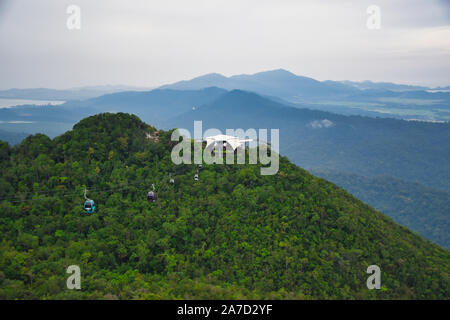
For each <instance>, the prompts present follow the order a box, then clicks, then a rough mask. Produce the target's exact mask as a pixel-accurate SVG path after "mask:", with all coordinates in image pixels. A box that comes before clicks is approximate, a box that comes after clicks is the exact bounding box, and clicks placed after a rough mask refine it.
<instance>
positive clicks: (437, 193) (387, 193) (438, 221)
mask: <svg viewBox="0 0 450 320" xmlns="http://www.w3.org/2000/svg"><path fill="white" fill-rule="evenodd" d="M310 172H311V173H313V174H315V175H317V176H319V177H322V178H324V179H327V180H328V181H331V182H333V183H336V184H337V185H338V186H340V187H342V188H344V189H345V190H347V191H348V192H350V193H351V194H353V195H354V196H355V197H357V198H358V199H360V200H361V201H363V202H366V203H368V204H370V205H371V206H373V207H374V208H375V209H378V210H380V211H381V212H384V213H386V214H387V215H388V216H389V217H391V218H392V219H394V220H395V221H396V222H398V223H400V224H401V225H404V226H405V227H407V228H409V229H411V230H414V231H417V232H418V233H419V234H420V235H422V236H423V237H425V238H427V239H430V240H432V241H433V242H435V243H437V244H439V245H441V246H443V247H444V248H447V249H450V192H448V191H441V190H436V189H433V188H429V187H426V186H424V185H421V184H419V183H413V182H407V181H403V180H400V179H397V178H394V177H363V176H359V175H355V174H351V173H344V172H337V171H335V170H331V169H328V170H324V169H322V170H314V169H312V170H310Z"/></svg>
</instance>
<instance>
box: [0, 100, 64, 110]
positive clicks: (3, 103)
mask: <svg viewBox="0 0 450 320" xmlns="http://www.w3.org/2000/svg"><path fill="white" fill-rule="evenodd" d="M64 102H65V101H60V100H28V99H6V98H5V99H4V98H0V108H11V107H14V106H20V105H24V104H35V105H38V106H45V105H49V104H50V105H53V106H56V105H59V104H63V103H64Z"/></svg>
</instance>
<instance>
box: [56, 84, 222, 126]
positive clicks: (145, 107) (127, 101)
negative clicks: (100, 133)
mask: <svg viewBox="0 0 450 320" xmlns="http://www.w3.org/2000/svg"><path fill="white" fill-rule="evenodd" d="M226 92H227V91H226V90H224V89H219V88H216V87H209V88H205V89H200V90H171V89H155V90H152V91H141V92H139V91H126V92H119V93H113V94H107V95H103V96H101V97H97V98H93V99H89V100H86V101H81V102H79V101H74V102H69V103H66V104H65V105H64V107H66V108H71V107H75V108H79V107H81V108H85V109H89V110H91V112H92V113H98V112H118V111H127V112H132V113H134V114H137V115H139V116H140V117H142V119H144V120H146V121H147V120H148V121H152V123H153V124H158V123H159V122H160V121H162V120H166V119H168V118H170V117H174V116H177V115H180V114H182V113H184V112H187V111H189V110H192V109H193V108H194V109H195V108H197V107H199V106H201V105H204V104H208V103H211V102H213V101H214V100H216V99H217V98H218V97H219V96H221V95H223V94H224V93H226Z"/></svg>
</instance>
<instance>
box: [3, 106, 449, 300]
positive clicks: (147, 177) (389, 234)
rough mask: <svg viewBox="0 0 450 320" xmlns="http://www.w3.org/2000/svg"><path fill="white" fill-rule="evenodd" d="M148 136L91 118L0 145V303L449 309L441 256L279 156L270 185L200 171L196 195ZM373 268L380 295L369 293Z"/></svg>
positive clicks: (124, 119)
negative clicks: (335, 302)
mask: <svg viewBox="0 0 450 320" xmlns="http://www.w3.org/2000/svg"><path fill="white" fill-rule="evenodd" d="M154 130H155V129H154V128H153V127H150V126H148V125H146V124H145V123H143V122H141V121H140V120H139V118H137V117H136V116H132V115H128V114H123V113H118V114H100V115H96V116H93V117H89V118H86V119H84V120H82V121H81V122H79V123H78V124H77V125H75V126H74V129H73V130H72V131H69V132H67V133H65V134H64V135H62V136H59V137H57V138H55V139H54V140H50V139H49V138H48V137H46V136H44V135H40V134H38V135H34V136H30V137H28V138H27V139H25V140H24V141H23V142H22V143H21V144H20V145H17V146H14V147H10V146H9V145H8V144H6V143H3V142H0V167H1V175H0V199H5V198H10V199H9V200H2V201H1V202H0V206H1V207H0V212H1V214H0V298H1V299H78V298H80V299H115V298H119V299H173V298H187V299H190V298H195V299H209V298H218V299H221V298H230V299H234V298H268V299H278V298H280V299H315V298H326V299H390V298H401V299H412V298H415V299H435V298H441V299H448V297H449V288H450V279H449V274H448V270H450V253H449V252H448V251H447V250H445V249H443V248H441V247H439V246H437V245H435V244H433V243H431V242H430V241H428V240H424V239H423V238H421V237H420V236H418V235H416V234H414V233H412V232H410V231H409V230H408V229H406V228H404V227H402V226H400V225H398V224H396V223H395V222H393V221H392V220H391V219H390V218H388V217H386V216H385V215H383V214H382V213H380V212H377V211H375V210H373V209H372V208H371V207H369V206H368V205H365V204H364V203H362V202H361V201H359V200H357V199H355V198H354V197H353V196H351V195H350V194H349V193H347V192H346V191H345V190H343V189H341V188H339V187H337V186H335V185H334V184H332V183H330V182H328V181H326V180H323V179H321V178H316V177H314V176H312V175H311V174H309V173H308V172H306V171H305V170H303V169H300V168H299V167H297V166H295V165H293V164H291V163H290V162H289V161H288V160H287V159H286V158H284V157H282V158H281V159H280V171H279V173H278V174H277V175H274V176H261V175H260V174H259V169H260V168H259V165H232V166H225V165H206V164H205V165H203V168H202V170H201V171H200V180H199V181H197V182H194V181H193V175H194V173H195V170H196V167H195V166H194V165H179V166H176V165H174V164H172V162H171V160H170V151H171V150H172V147H173V145H174V144H175V142H172V141H170V136H171V131H167V132H161V131H160V134H159V136H160V138H159V142H154V141H151V140H148V139H146V135H145V133H146V132H153V131H154ZM169 174H171V177H172V178H174V180H175V184H173V185H172V184H170V183H168V182H167V181H168V178H169ZM152 183H155V184H156V191H157V196H158V199H157V202H155V203H152V204H149V203H148V202H147V201H146V198H145V196H146V193H147V191H148V190H149V189H150V188H151V187H150V186H151V184H152ZM85 185H87V186H88V187H89V189H90V192H89V193H88V195H89V197H90V198H91V199H94V200H95V201H96V204H97V210H96V212H95V213H94V214H92V215H86V214H84V213H83V210H82V203H83V190H84V186H85ZM30 199H31V200H30ZM17 200H22V202H14V201H17ZM28 200H30V201H28ZM73 264H75V265H79V266H80V268H81V275H82V282H81V286H82V289H81V290H78V291H77V290H69V289H67V288H66V279H67V277H68V276H69V275H68V274H66V268H67V267H68V266H69V265H73ZM372 264H376V265H379V266H380V267H381V270H382V277H381V281H382V289H381V290H368V289H367V287H366V279H367V277H368V275H367V274H366V269H367V267H368V266H369V265H372Z"/></svg>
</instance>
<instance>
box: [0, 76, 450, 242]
mask: <svg viewBox="0 0 450 320" xmlns="http://www.w3.org/2000/svg"><path fill="white" fill-rule="evenodd" d="M361 86H364V87H361ZM235 89H237V90H235ZM416 89H419V90H416ZM423 89H424V88H422V87H413V86H405V85H396V84H386V83H380V84H374V83H370V82H362V83H350V82H343V83H341V82H335V81H317V80H314V79H311V78H307V77H301V76H297V75H294V74H292V73H290V72H288V71H285V70H274V71H268V72H262V73H258V74H255V75H238V76H232V77H224V76H222V75H219V74H210V75H205V76H202V77H198V78H195V79H192V80H189V81H180V82H177V83H174V84H172V85H165V86H162V87H161V88H159V89H155V90H152V91H142V92H137V91H126V92H118V93H112V94H107V95H103V96H99V97H95V98H92V99H86V100H83V101H68V102H67V103H65V104H63V105H61V106H40V107H36V106H20V107H14V108H9V109H0V119H1V120H2V121H3V123H0V129H2V130H6V131H7V132H8V133H11V132H14V133H15V134H9V135H7V134H6V133H4V132H3V133H2V132H1V131H0V139H4V140H7V141H10V142H11V143H16V142H17V140H18V138H17V137H20V134H23V132H28V133H34V132H44V133H46V134H48V135H50V136H51V137H54V136H57V135H59V134H61V133H63V132H64V131H66V130H69V129H70V128H71V127H72V125H73V124H74V123H75V122H77V121H79V120H80V119H82V118H84V117H86V116H90V115H94V114H97V113H101V112H119V111H123V112H129V113H134V114H137V115H138V116H139V117H140V118H141V119H142V120H144V121H147V122H149V123H151V124H153V125H155V126H157V127H161V128H165V129H170V128H173V127H184V128H188V129H191V128H192V125H193V121H194V120H203V121H204V125H203V127H204V129H206V128H208V127H214V128H219V129H225V128H243V129H247V128H279V129H280V140H281V141H280V145H281V153H282V154H283V155H286V156H288V157H289V159H290V160H291V161H293V162H294V163H296V164H298V165H300V166H302V167H304V168H306V169H308V170H312V171H313V172H317V173H318V174H321V175H322V176H324V177H325V178H327V179H330V180H331V181H334V182H336V183H337V184H339V185H340V186H344V187H349V186H353V188H350V187H349V189H351V191H352V192H353V193H354V194H357V195H358V197H360V198H361V199H364V200H365V201H367V203H369V204H371V205H373V206H374V207H375V208H377V209H380V210H384V211H385V212H386V213H387V214H389V215H390V216H391V217H393V218H394V219H396V221H398V222H400V223H402V224H404V225H407V226H408V227H410V228H412V229H413V230H415V231H417V232H419V233H420V234H422V235H424V236H425V237H427V238H429V239H431V240H433V241H435V242H436V243H438V244H440V245H442V246H444V247H447V248H449V247H450V239H449V234H450V232H449V229H450V227H449V226H450V222H449V219H450V217H449V215H450V207H449V203H448V201H446V199H445V198H446V197H447V193H448V192H449V190H450V185H449V183H450V168H449V161H448V159H450V125H449V124H448V123H446V122H445V123H432V122H424V121H403V120H395V119H389V118H400V119H410V118H414V119H421V120H427V121H445V119H446V117H447V114H450V113H447V111H448V110H449V108H450V104H449V101H450V100H449V99H448V97H449V93H446V92H436V93H434V92H428V91H424V90H423ZM386 110H387V111H386ZM330 111H332V112H330ZM361 115H366V116H365V117H364V116H361ZM367 115H369V116H370V117H367ZM380 115H383V118H380ZM11 122H13V123H11ZM17 122H21V124H18V123H17ZM330 170H331V171H330ZM324 172H325V173H324ZM330 172H332V174H331V173H330ZM344 177H345V178H344ZM380 179H381V180H380ZM383 179H384V180H383ZM386 179H387V180H389V179H391V180H389V181H391V183H384V184H383V186H384V189H383V190H379V189H378V191H377V192H374V189H373V188H374V187H375V186H377V188H379V186H380V181H387V180H386ZM362 181H364V183H363V182H362ZM396 181H397V182H398V183H396ZM399 186H401V196H402V199H403V201H404V202H403V203H404V207H403V209H404V210H402V211H401V214H400V213H399V210H398V203H401V202H399V201H398V199H399V198H398V197H396V195H399V194H400V190H399ZM389 194H391V195H393V197H388V195H389ZM420 194H427V195H428V196H427V198H426V200H424V198H423V197H421V196H420ZM396 199H397V200H396ZM408 199H410V200H408ZM422 200H424V201H422ZM420 201H422V202H425V203H428V204H429V205H428V207H429V208H433V209H430V210H433V211H432V212H428V213H427V211H426V207H420V206H419V202H420ZM411 203H415V204H417V206H416V205H411ZM419 207H420V209H416V208H419ZM419 215H420V216H419ZM424 216H425V219H428V220H427V221H429V222H430V223H429V224H426V225H425V224H418V223H416V221H422V219H424Z"/></svg>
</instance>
